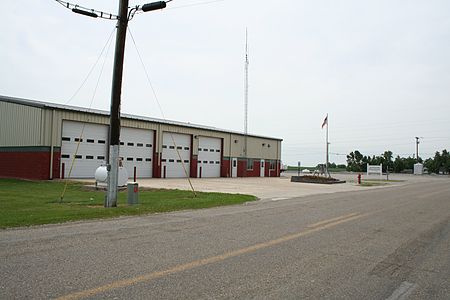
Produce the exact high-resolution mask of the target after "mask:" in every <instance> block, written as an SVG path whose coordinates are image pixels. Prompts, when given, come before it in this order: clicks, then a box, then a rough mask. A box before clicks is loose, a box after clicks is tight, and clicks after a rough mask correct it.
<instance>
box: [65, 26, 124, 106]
mask: <svg viewBox="0 0 450 300" xmlns="http://www.w3.org/2000/svg"><path fill="white" fill-rule="evenodd" d="M114 31H116V28H114V29H113V30H112V31H111V34H110V35H109V37H108V40H107V41H106V43H105V45H104V46H103V48H102V51H100V54H99V55H98V57H97V60H96V61H95V63H94V64H93V65H92V67H91V69H90V70H89V72H88V73H87V75H86V77H85V78H84V80H83V81H82V82H81V84H80V86H79V87H78V89H77V90H76V91H75V93H73V95H72V96H71V97H70V98H69V100H68V101H67V102H66V103H64V104H65V105H67V104H69V103H70V102H71V101H72V100H73V98H75V96H76V95H77V94H78V93H79V92H80V90H81V89H82V88H83V86H84V84H85V83H86V81H87V80H88V79H89V77H90V76H91V73H92V71H94V68H95V67H96V66H97V64H98V62H99V61H100V58H101V57H102V56H103V52H104V51H105V49H106V46H108V44H110V41H111V38H112V36H113V33H114ZM108 47H109V46H108ZM102 69H103V68H102Z"/></svg>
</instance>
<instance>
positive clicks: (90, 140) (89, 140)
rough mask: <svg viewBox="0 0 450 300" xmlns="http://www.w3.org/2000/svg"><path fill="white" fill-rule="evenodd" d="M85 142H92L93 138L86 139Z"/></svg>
mask: <svg viewBox="0 0 450 300" xmlns="http://www.w3.org/2000/svg"><path fill="white" fill-rule="evenodd" d="M86 142H88V143H93V142H94V140H93V139H87V140H86Z"/></svg>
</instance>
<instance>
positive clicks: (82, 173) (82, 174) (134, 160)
mask: <svg viewBox="0 0 450 300" xmlns="http://www.w3.org/2000/svg"><path fill="white" fill-rule="evenodd" d="M83 124H84V129H83ZM153 134H154V133H153V131H152V130H145V129H138V128H128V127H122V128H121V130H120V139H121V142H120V146H119V155H120V157H122V158H123V160H122V162H123V166H124V167H125V168H126V169H127V173H128V175H129V176H130V177H132V176H133V174H134V167H136V171H137V174H136V175H137V177H140V178H142V177H151V176H152V156H153ZM80 135H82V136H81V137H80ZM107 140H108V126H107V125H101V124H91V123H82V122H74V121H63V129H62V142H61V166H63V164H64V170H63V172H64V176H65V177H66V178H69V177H70V178H93V177H94V174H95V170H96V169H97V168H98V167H99V166H101V165H104V164H106V163H107V161H106V157H107V155H106V153H107ZM78 144H79V145H78ZM77 147H78V150H77ZM74 158H75V159H74ZM73 159H74V164H73V167H72V171H71V173H70V174H69V172H70V169H71V165H72V160H73ZM61 170H62V168H61Z"/></svg>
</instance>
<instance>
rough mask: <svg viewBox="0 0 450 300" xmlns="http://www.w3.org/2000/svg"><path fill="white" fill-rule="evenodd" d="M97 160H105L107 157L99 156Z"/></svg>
mask: <svg viewBox="0 0 450 300" xmlns="http://www.w3.org/2000/svg"><path fill="white" fill-rule="evenodd" d="M97 159H100V160H103V159H105V157H104V156H103V155H99V156H97Z"/></svg>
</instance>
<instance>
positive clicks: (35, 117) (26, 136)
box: [0, 102, 43, 147]
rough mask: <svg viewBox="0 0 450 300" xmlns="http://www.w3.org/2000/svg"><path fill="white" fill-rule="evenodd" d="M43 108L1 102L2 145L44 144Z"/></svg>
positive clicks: (0, 144) (0, 143) (0, 136)
mask: <svg viewBox="0 0 450 300" xmlns="http://www.w3.org/2000/svg"><path fill="white" fill-rule="evenodd" d="M42 127H43V124H42V109H40V108H36V107H31V106H25V105H19V104H15V103H9V102H0V146H3V147H5V146H43V143H42V134H43V129H42Z"/></svg>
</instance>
